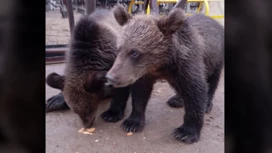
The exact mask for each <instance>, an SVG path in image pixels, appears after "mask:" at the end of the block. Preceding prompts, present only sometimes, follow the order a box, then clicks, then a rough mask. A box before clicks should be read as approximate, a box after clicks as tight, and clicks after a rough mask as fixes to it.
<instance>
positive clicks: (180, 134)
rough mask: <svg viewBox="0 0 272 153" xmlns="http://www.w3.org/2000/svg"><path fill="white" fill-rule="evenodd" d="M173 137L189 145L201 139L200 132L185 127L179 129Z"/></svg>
mask: <svg viewBox="0 0 272 153" xmlns="http://www.w3.org/2000/svg"><path fill="white" fill-rule="evenodd" d="M173 135H174V137H175V138H176V139H178V140H179V141H182V142H184V143H188V144H191V143H194V142H197V141H198V140H199V138H200V134H199V133H198V132H192V130H189V129H188V128H184V127H179V128H177V129H175V130H174V133H173Z"/></svg>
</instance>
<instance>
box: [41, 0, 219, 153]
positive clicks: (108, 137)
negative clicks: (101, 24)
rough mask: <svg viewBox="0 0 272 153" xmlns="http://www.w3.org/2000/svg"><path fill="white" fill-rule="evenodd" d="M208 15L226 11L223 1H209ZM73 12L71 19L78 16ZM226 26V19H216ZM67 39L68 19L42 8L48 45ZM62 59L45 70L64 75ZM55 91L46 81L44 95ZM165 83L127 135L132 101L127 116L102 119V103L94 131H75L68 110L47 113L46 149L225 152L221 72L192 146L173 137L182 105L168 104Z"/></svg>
mask: <svg viewBox="0 0 272 153" xmlns="http://www.w3.org/2000/svg"><path fill="white" fill-rule="evenodd" d="M210 12H211V14H213V15H214V14H222V13H224V5H223V3H221V4H218V3H214V2H212V3H210ZM80 16H81V15H80V14H78V13H75V21H77V20H78V19H79V18H80ZM218 21H219V22H220V23H221V24H222V25H224V19H219V20H218ZM69 39H70V32H69V23H68V19H62V18H61V14H60V13H59V12H58V11H54V12H47V13H46V44H67V43H68V41H69ZM64 66H65V65H64V64H54V65H46V75H48V74H49V73H51V72H57V73H59V74H63V69H64ZM58 93H59V91H58V90H55V89H52V88H50V87H49V86H47V85H46V99H48V98H50V97H51V96H53V95H56V94H58ZM173 94H174V93H173V90H172V89H171V88H170V87H169V85H168V84H167V83H157V84H155V87H154V91H153V94H152V97H151V99H150V101H149V104H148V107H147V110H146V125H145V128H144V130H143V132H141V133H135V134H133V135H132V136H127V135H126V133H125V132H124V131H123V130H122V129H121V127H120V125H121V123H122V121H123V120H124V119H126V118H127V117H128V116H129V115H130V112H131V100H130V99H129V101H128V106H127V109H126V113H125V115H126V116H125V118H124V119H123V120H122V121H119V122H117V123H106V122H104V121H102V119H101V118H100V117H99V115H100V114H101V113H102V112H104V111H105V110H106V109H107V108H108V106H109V100H108V101H103V102H101V105H100V107H99V112H98V115H97V116H98V117H97V119H96V121H95V124H94V127H95V128H96V131H95V132H94V133H93V135H83V134H80V133H78V130H79V129H80V128H82V124H81V121H80V119H79V117H78V116H77V115H76V114H74V113H73V112H71V111H69V110H68V111H61V112H52V113H48V114H46V152H47V153H223V152H224V74H222V76H221V81H220V84H219V86H218V89H217V91H216V94H215V97H214V100H213V103H214V107H213V110H212V112H211V114H208V115H206V116H205V124H204V127H203V130H202V133H201V139H200V141H199V142H197V143H195V144H191V145H187V144H184V143H181V142H179V141H177V140H175V139H174V138H173V136H172V135H171V133H172V132H173V130H174V129H175V128H177V127H179V126H180V125H182V123H183V116H184V113H185V112H184V108H179V109H174V108H171V107H169V106H168V105H167V104H166V101H167V100H168V99H169V98H170V97H171V96H172V95H173Z"/></svg>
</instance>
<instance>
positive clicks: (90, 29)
mask: <svg viewBox="0 0 272 153" xmlns="http://www.w3.org/2000/svg"><path fill="white" fill-rule="evenodd" d="M119 29H120V25H119V24H118V23H117V22H116V20H115V18H114V16H113V13H112V12H111V11H108V10H98V11H96V12H94V13H93V14H91V15H90V16H87V17H83V18H82V19H80V20H79V22H78V23H77V25H76V27H75V30H74V33H73V36H72V38H71V43H70V50H69V52H68V54H67V55H66V56H67V59H66V60H67V61H66V63H67V65H66V68H65V74H64V76H60V75H58V74H56V73H52V74H50V75H49V76H48V77H47V84H48V85H49V86H51V87H53V88H57V89H60V90H61V91H62V93H60V94H58V95H56V96H54V97H52V98H50V99H49V100H48V104H47V111H54V110H58V109H62V108H65V107H68V106H69V107H70V108H71V109H72V110H73V111H74V112H75V113H77V114H78V115H79V116H80V118H81V119H82V121H83V124H84V127H86V128H88V127H91V125H92V123H93V121H94V119H95V115H96V110H97V107H98V103H99V101H100V100H102V99H104V98H108V97H111V96H112V95H113V91H112V90H109V91H106V89H105V86H104V83H105V82H106V79H105V74H106V72H107V71H108V70H109V69H110V68H111V66H112V64H113V62H114V60H115V58H116V38H117V37H116V35H117V32H118V30H119ZM124 89H126V90H125V91H124ZM129 91H130V90H129V87H125V88H120V89H116V91H115V92H117V93H119V94H117V95H119V96H120V97H121V98H120V97H118V96H114V97H113V100H112V103H117V102H118V101H122V102H121V103H125V102H126V101H127V98H128V96H129ZM123 101H124V102H123ZM66 103H67V105H68V106H67V105H66ZM122 107H123V106H122ZM120 112H121V111H120ZM120 112H118V115H116V116H117V117H118V118H117V117H116V118H114V119H108V121H111V122H114V121H117V120H119V119H121V118H122V115H123V114H121V113H120ZM105 120H107V119H105Z"/></svg>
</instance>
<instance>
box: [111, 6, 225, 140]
mask: <svg viewBox="0 0 272 153" xmlns="http://www.w3.org/2000/svg"><path fill="white" fill-rule="evenodd" d="M123 9H124V8H123V7H121V6H119V7H117V9H116V10H118V11H115V17H116V19H117V20H118V19H120V18H118V16H122V17H123V16H127V15H124V14H120V12H122V13H126V12H125V11H120V10H123ZM121 19H122V20H121V21H119V23H120V25H123V27H122V31H121V36H120V37H118V38H120V39H118V40H117V48H118V56H117V59H116V60H115V62H114V65H113V66H112V68H111V69H110V71H109V72H108V74H107V77H108V78H109V81H110V82H111V83H112V85H114V86H115V87H122V86H127V85H129V84H132V83H134V82H135V80H138V78H141V77H143V76H148V77H150V80H144V81H142V82H141V81H139V80H138V81H136V82H141V83H142V84H144V85H145V88H142V87H141V86H136V85H133V87H134V90H137V91H141V90H146V91H145V94H144V95H145V96H142V97H141V98H138V100H134V101H133V111H132V114H131V116H130V117H129V118H128V119H127V120H125V121H124V122H123V124H122V126H123V129H124V130H125V131H127V132H129V131H133V132H135V131H141V130H142V129H143V127H144V121H145V108H146V105H147V102H148V99H149V96H150V94H151V91H152V87H153V83H154V82H155V80H156V79H160V78H164V79H166V80H167V81H168V82H169V84H170V85H171V86H172V87H173V88H174V89H175V91H176V92H177V95H176V96H174V97H172V98H171V99H170V100H169V101H168V104H169V105H170V106H174V107H176V106H183V105H184V106H185V112H186V113H185V116H184V123H183V125H182V126H180V127H179V128H177V129H176V130H175V131H174V136H175V138H177V139H178V140H181V141H183V142H186V143H193V142H196V141H198V140H199V138H200V131H201V129H202V126H203V122H204V120H203V118H204V112H205V111H206V112H207V113H209V112H210V111H211V109H212V99H213V96H214V93H215V90H216V88H217V84H218V82H219V78H220V73H221V70H222V68H223V59H224V30H223V27H222V26H221V25H219V23H217V22H216V21H214V20H213V19H211V18H209V17H206V16H204V15H194V16H191V17H188V18H185V17H184V13H183V12H182V11H181V10H179V9H175V10H174V11H172V12H171V13H170V14H169V15H168V16H166V17H157V16H146V15H138V16H137V15H136V16H134V17H131V18H130V19H128V20H127V21H126V22H125V23H124V20H123V19H124V18H121ZM135 52H136V53H137V54H136V55H135ZM140 80H141V79H140ZM142 94H143V93H142ZM142 94H141V95H142ZM181 96H182V97H183V98H184V100H183V99H182V98H181ZM137 97H139V95H138V96H135V98H137ZM183 101H184V102H183Z"/></svg>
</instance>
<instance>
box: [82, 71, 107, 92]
mask: <svg viewBox="0 0 272 153" xmlns="http://www.w3.org/2000/svg"><path fill="white" fill-rule="evenodd" d="M106 73H107V72H106V71H105V72H93V73H92V74H91V75H89V77H88V78H87V80H86V82H85V84H84V85H83V87H84V90H85V91H86V92H88V93H94V92H98V91H100V90H102V88H103V87H104V83H106V81H107V80H106V77H105V76H106Z"/></svg>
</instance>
